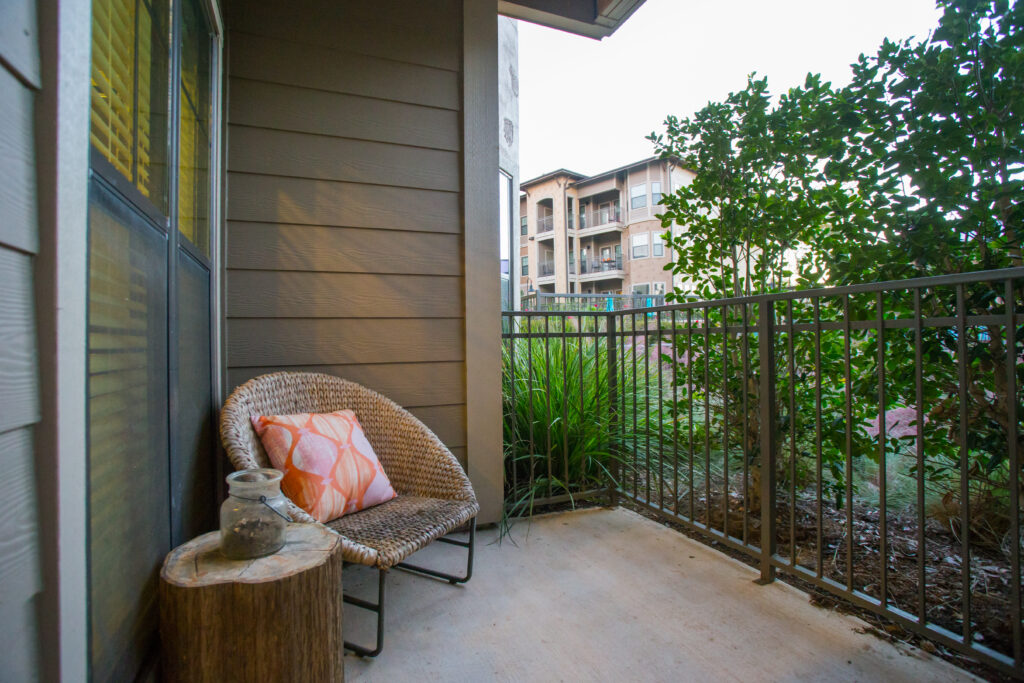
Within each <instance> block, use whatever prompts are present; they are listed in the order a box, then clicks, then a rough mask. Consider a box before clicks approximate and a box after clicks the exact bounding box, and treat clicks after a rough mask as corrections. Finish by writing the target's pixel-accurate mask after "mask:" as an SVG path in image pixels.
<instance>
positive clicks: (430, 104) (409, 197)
mask: <svg viewBox="0 0 1024 683" xmlns="http://www.w3.org/2000/svg"><path fill="white" fill-rule="evenodd" d="M382 17H383V18H386V20H382ZM461 24H462V3H461V2H457V1H455V0H443V1H439V2H430V3H415V2H407V1H405V0H382V1H381V2H374V3H352V2H337V1H336V0H299V1H298V2H293V3H279V2H272V1H271V0H256V1H255V2H234V3H231V4H229V6H228V8H227V30H228V41H227V72H228V76H229V79H228V97H227V122H228V134H227V137H228V154H227V170H228V182H227V236H226V241H227V244H226V267H227V281H226V298H227V310H226V314H227V325H226V332H227V340H226V343H227V366H228V377H227V389H228V390H229V391H230V390H231V389H233V388H234V387H235V386H237V385H238V384H240V383H241V382H244V381H245V380H247V379H249V378H251V377H254V376H256V375H259V374H262V373H265V372H270V371H275V370H281V369H287V370H311V371H318V372H327V373H330V374H335V375H339V376H342V377H346V378H348V379H352V380H354V381H357V382H360V383H362V384H365V385H366V386H369V387H371V388H373V389H376V390H377V391H380V392H382V393H384V394H386V395H387V396H389V397H391V398H393V399H395V400H396V401H398V402H399V403H401V404H402V405H404V406H405V407H407V408H409V409H410V410H411V411H412V412H413V413H414V414H416V415H417V416H418V417H419V418H420V419H422V420H423V421H424V422H425V423H426V424H427V425H428V426H429V427H431V428H432V429H434V431H435V432H437V434H438V436H440V438H441V439H442V440H443V441H444V442H445V443H446V444H447V445H448V446H449V447H450V448H451V449H452V450H453V451H454V452H455V454H456V455H457V456H459V457H460V459H463V461H464V459H465V446H466V405H465V404H466V380H465V358H466V349H465V303H464V294H463V293H464V291H465V283H464V278H463V270H464V268H463V262H464V261H463V243H464V240H463V228H462V222H463V221H462V201H463V197H462V193H461V187H462V180H461V175H462V174H461V169H462V161H463V160H462V154H461V140H462V132H461V128H460V126H461V122H460V108H461V106H462V99H461V97H462V96H461V91H460V83H461V79H462V73H461V50H462V43H461V39H462V37H461V35H460V34H459V33H460V32H459V31H458V30H457V28H458V27H459V26H461Z"/></svg>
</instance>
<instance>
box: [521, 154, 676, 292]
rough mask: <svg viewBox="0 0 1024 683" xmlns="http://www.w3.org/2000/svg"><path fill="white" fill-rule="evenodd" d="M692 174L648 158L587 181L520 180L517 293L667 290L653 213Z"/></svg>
mask: <svg viewBox="0 0 1024 683" xmlns="http://www.w3.org/2000/svg"><path fill="white" fill-rule="evenodd" d="M692 176H693V174H692V173H691V172H690V171H689V170H687V169H685V168H682V167H680V166H678V165H676V164H673V163H672V162H670V161H665V160H662V159H659V158H657V157H652V158H649V159H643V160H641V161H637V162H635V163H632V164H628V165H626V166H622V167H619V168H615V169H612V170H610V171H605V172H604V173H599V174H597V175H593V176H585V175H583V174H580V173H574V172H573V171H569V170H566V169H564V168H560V169H558V170H557V171H552V172H550V173H545V174H544V175H542V176H539V177H537V178H533V179H532V180H528V181H525V182H523V183H521V184H520V190H521V194H520V200H519V216H520V219H519V220H520V237H519V245H520V248H519V263H518V272H519V288H520V292H521V293H522V294H529V293H531V292H534V291H540V292H558V293H571V294H629V293H645V294H647V293H650V294H663V293H665V292H666V291H667V290H671V289H672V273H671V271H667V270H665V265H666V264H667V263H669V261H670V260H671V258H672V254H671V253H670V250H669V248H668V246H667V245H666V244H665V243H664V241H663V240H662V235H663V234H664V233H665V229H664V228H662V227H661V221H659V220H658V219H657V218H656V217H655V215H656V214H657V213H658V212H659V209H658V204H659V202H660V201H661V197H662V195H664V194H667V193H670V192H672V191H674V190H675V189H676V188H678V187H680V186H681V185H682V184H683V183H687V182H689V180H690V178H692ZM676 229H678V226H676Z"/></svg>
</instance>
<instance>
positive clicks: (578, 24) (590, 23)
mask: <svg viewBox="0 0 1024 683" xmlns="http://www.w3.org/2000/svg"><path fill="white" fill-rule="evenodd" d="M642 4H644V0H498V13H499V14H504V15H505V16H508V17H512V18H514V19H522V20H524V21H530V22H533V23H534V24H540V25H541V26H550V27H551V28H557V29H561V30H563V31H568V32H569V33H575V34H577V35H581V36H587V37H588V38H596V39H601V38H606V37H608V36H610V35H611V34H613V33H614V32H615V30H616V29H618V28H619V26H621V25H622V24H623V22H625V21H626V19H628V18H629V17H630V15H631V14H633V12H635V11H636V10H637V8H638V7H640V5H642Z"/></svg>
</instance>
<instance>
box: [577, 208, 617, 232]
mask: <svg viewBox="0 0 1024 683" xmlns="http://www.w3.org/2000/svg"><path fill="white" fill-rule="evenodd" d="M621 222H622V210H621V209H616V210H613V211H609V212H608V215H606V216H602V214H601V211H599V210H594V211H587V212H585V213H583V214H580V226H579V229H580V230H586V229H587V228H599V227H601V226H602V225H611V224H612V223H621Z"/></svg>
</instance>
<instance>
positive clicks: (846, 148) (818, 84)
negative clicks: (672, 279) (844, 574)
mask: <svg viewBox="0 0 1024 683" xmlns="http://www.w3.org/2000/svg"><path fill="white" fill-rule="evenodd" d="M938 6H939V7H940V9H941V10H942V16H941V19H940V22H939V25H938V27H937V28H936V29H935V31H934V32H932V33H931V34H930V35H929V36H928V37H926V38H924V39H920V40H915V39H907V40H903V41H899V42H893V41H889V40H887V41H885V42H884V43H883V44H882V46H881V47H880V48H879V50H878V51H877V53H876V54H875V55H874V56H865V55H861V56H860V57H859V59H858V60H857V61H856V63H855V64H853V66H852V74H851V81H850V83H849V85H847V86H844V87H841V88H836V87H833V86H832V85H831V84H829V83H826V82H824V81H823V80H822V79H821V77H820V76H818V75H808V76H807V78H806V80H805V82H804V84H803V85H802V86H801V87H797V88H793V89H791V90H789V91H788V92H786V93H784V94H782V95H781V96H780V97H779V98H778V100H777V102H775V103H773V102H772V99H771V97H770V95H769V92H768V87H767V82H766V80H765V79H763V78H761V79H759V78H756V77H754V76H752V77H750V78H749V79H748V82H747V87H746V88H745V89H744V90H742V91H740V92H737V93H732V94H730V95H729V97H727V98H726V99H725V100H724V101H723V102H719V103H711V104H709V105H708V106H706V107H705V108H704V109H702V110H701V111H699V112H697V113H695V114H694V115H693V116H691V117H688V118H685V119H678V118H676V117H673V116H669V117H668V118H667V119H666V121H665V131H664V132H663V133H660V134H656V133H652V134H651V136H649V139H650V140H651V141H652V142H653V143H654V145H655V148H656V150H657V151H658V153H659V154H660V155H661V156H663V157H665V158H674V159H679V160H680V161H681V162H682V163H683V164H684V165H685V166H688V167H689V168H691V169H692V170H693V171H694V172H695V174H696V175H695V178H694V179H693V181H692V182H691V183H690V184H688V185H686V186H684V187H682V188H679V189H678V190H676V191H675V192H674V193H673V194H672V195H671V196H669V197H667V198H666V199H665V200H664V201H663V204H664V212H663V214H662V220H663V225H664V227H666V228H668V227H669V226H671V225H672V224H679V225H682V226H685V231H684V233H683V234H679V235H677V236H676V237H674V238H673V239H672V240H671V245H672V247H673V249H674V250H675V251H676V253H677V255H678V256H677V258H675V259H673V264H672V266H671V267H672V268H673V269H674V271H675V272H676V273H677V274H680V275H682V276H683V277H684V278H685V279H686V280H689V281H690V282H692V283H693V289H694V290H695V291H696V292H697V293H698V294H700V295H701V296H702V297H703V298H720V297H728V296H735V295H740V294H750V293H769V292H774V291H779V290H781V289H785V288H788V287H796V288H807V287H814V286H819V285H842V284H854V283H860V282H873V281H884V280H900V279H906V278H911V277H917V276H926V275H939V274H947V273H960V272H970V271H979V270H991V269H998V268H1005V267H1008V266H1014V265H1021V263H1022V260H1021V246H1020V245H1021V235H1022V231H1024V228H1022V225H1021V223H1022V212H1024V50H1022V47H1024V45H1022V42H1024V3H1022V2H1010V1H1009V0H939V2H938ZM678 294H680V293H677V295H678ZM958 296H962V297H963V300H964V309H965V311H966V312H967V313H968V314H970V315H989V316H991V315H993V314H1002V313H1004V312H1005V311H1006V307H1007V306H1018V307H1019V304H1020V300H1021V296H1020V289H1019V287H1016V288H1014V289H1013V290H1012V291H1011V294H1010V297H1009V300H1007V296H1006V292H1005V291H1003V289H1002V288H1001V285H1000V286H998V287H997V286H993V285H989V284H985V283H980V284H977V285H971V286H968V287H966V288H965V289H964V291H963V292H962V293H958V292H957V290H956V288H953V287H933V288H929V289H926V290H922V292H921V300H920V302H915V298H914V294H913V293H912V292H906V293H905V294H893V295H887V296H885V297H883V298H882V299H877V298H875V297H873V296H872V297H852V298H850V299H849V300H846V299H843V298H824V299H821V300H820V301H819V302H818V303H819V306H820V308H819V309H818V310H817V312H815V311H813V310H811V306H812V304H811V302H810V301H808V300H801V301H798V302H796V303H795V304H794V308H793V310H792V311H789V310H783V311H781V312H780V311H777V312H776V315H777V316H781V317H782V318H784V319H796V320H803V321H807V320H810V319H812V317H813V316H818V318H819V319H824V320H840V319H842V317H843V316H844V315H846V314H847V307H848V314H849V316H850V317H851V318H853V319H856V320H874V319H876V318H877V316H878V315H882V316H885V317H909V316H911V315H912V314H913V311H914V308H915V305H919V306H920V308H921V311H922V313H923V314H924V315H925V316H929V317H933V318H941V317H946V318H949V317H951V316H955V315H956V314H957V312H958ZM879 306H881V307H882V311H879V309H878V307H879ZM729 315H730V313H729V309H728V308H724V309H722V308H714V309H709V310H708V313H707V316H706V321H705V323H704V324H706V325H709V326H718V323H720V322H722V321H723V320H728V319H729ZM730 324H732V323H730ZM722 329H723V330H725V328H724V327H723V328H722ZM1005 333H1006V330H1005V327H1004V326H1003V325H1001V324H1000V323H999V322H993V323H991V324H977V325H971V326H969V327H967V329H966V330H965V334H964V337H965V338H964V339H960V338H959V337H958V335H957V331H956V329H955V327H953V326H945V327H942V326H934V327H929V328H926V330H925V334H924V335H923V338H922V346H923V354H922V355H923V367H922V372H923V373H924V374H925V376H926V378H927V381H926V382H925V387H924V388H923V393H922V396H921V397H920V399H921V400H920V401H918V396H917V391H916V386H915V381H914V379H915V367H916V364H915V349H914V345H913V341H914V339H913V335H912V334H911V333H910V332H904V331H902V330H890V331H888V332H887V333H886V334H885V337H884V339H882V340H879V338H878V336H877V334H876V333H858V334H854V335H851V339H850V341H849V343H850V345H851V350H850V360H849V363H850V365H851V366H852V367H851V368H850V370H849V372H850V377H851V384H850V386H849V387H848V388H847V387H846V386H845V385H843V386H841V388H840V390H839V391H836V389H835V387H836V385H837V383H839V384H841V383H842V381H843V380H842V378H843V377H844V374H845V373H846V372H847V368H846V367H845V366H846V365H847V362H846V349H845V345H846V343H847V341H846V339H845V338H843V337H842V336H841V335H839V334H838V333H823V336H822V337H821V339H822V357H821V359H820V366H821V367H820V372H819V371H818V370H816V364H817V363H818V362H819V361H818V359H817V357H816V356H815V354H817V350H816V348H814V346H813V337H809V336H807V335H799V334H794V335H793V337H794V338H793V339H792V340H790V339H789V338H788V337H787V334H786V333H782V334H780V335H778V336H777V339H776V341H775V343H776V349H775V351H776V355H777V356H778V357H779V363H778V366H779V369H778V372H779V373H780V379H779V387H778V390H779V396H780V398H782V399H783V400H782V401H780V405H787V406H788V402H789V400H790V397H794V403H795V404H796V405H795V408H796V410H795V411H793V412H789V411H788V408H783V409H780V415H779V416H778V422H779V425H780V433H781V434H782V438H783V439H785V440H788V441H787V444H788V446H787V447H788V448H791V449H792V451H793V452H799V453H801V454H803V455H806V454H808V453H809V452H811V451H813V450H814V449H815V448H816V447H817V444H815V443H812V435H813V438H814V439H816V440H817V441H818V442H819V443H821V442H823V443H824V447H823V448H824V450H825V451H826V452H825V453H824V457H825V460H826V462H827V463H829V464H831V466H832V467H833V469H834V470H835V472H834V475H835V476H834V481H835V482H838V484H842V483H843V482H842V472H841V468H839V467H838V465H839V464H840V463H843V462H844V460H845V457H846V456H845V453H846V450H847V446H846V440H847V438H850V439H851V440H852V441H853V444H852V446H853V448H852V452H851V453H850V455H851V457H859V456H872V457H874V456H875V454H877V452H878V450H879V444H878V443H877V441H876V440H874V439H871V438H868V437H867V436H866V435H865V434H864V433H863V430H861V429H859V428H854V429H850V428H849V427H848V425H847V420H846V419H845V405H844V404H845V402H846V400H847V397H846V392H850V393H851V394H852V397H851V398H850V400H851V403H852V413H853V415H852V417H853V419H854V421H856V424H861V423H862V422H863V421H864V420H866V419H867V418H868V417H870V416H872V415H873V414H874V415H877V413H878V410H879V408H881V409H883V410H885V409H889V408H892V407H898V406H907V405H913V404H915V403H917V402H920V403H921V404H922V405H924V406H927V409H928V417H929V419H930V420H931V421H932V427H933V431H936V430H937V431H938V432H939V433H942V434H943V435H944V437H943V438H941V439H940V438H935V439H932V440H931V441H930V442H929V444H928V448H929V458H930V460H929V463H928V467H929V473H930V475H931V476H932V477H935V478H938V477H941V476H942V475H943V473H944V472H946V473H948V472H954V471H957V470H961V471H962V470H966V471H967V472H968V473H969V476H971V477H975V478H977V479H981V480H984V481H986V482H989V483H991V482H993V481H995V482H997V483H998V482H999V481H1005V475H1006V473H1007V465H1006V452H1007V449H1006V442H1007V438H1008V437H1007V435H1008V433H1009V430H1010V427H1011V425H1010V417H1009V416H1010V411H1009V407H1010V404H1011V403H1013V404H1014V405H1017V406H1018V410H1017V414H1018V418H1020V417H1024V410H1020V408H1019V402H1020V399H1019V396H1012V397H1009V396H1007V373H1008V371H1009V370H1010V368H1015V369H1016V376H1017V384H1018V386H1020V385H1021V384H1022V383H1024V366H1021V365H1019V364H1018V363H1017V359H1018V358H1019V357H1020V355H1021V340H1022V337H1024V328H1021V329H1018V330H1017V331H1016V335H1015V336H1016V340H1017V346H1016V347H1015V348H1014V349H1013V350H1011V351H1008V350H1007V349H1006V341H1005V340H1006V337H1005ZM722 334H723V335H724V336H726V337H727V339H726V340H725V343H723V344H721V345H720V347H719V346H718V345H717V344H716V345H712V348H710V349H709V351H708V352H707V353H706V354H701V353H698V354H694V355H693V356H692V357H691V358H689V359H688V360H689V361H690V362H692V363H695V364H697V366H698V368H697V369H698V371H697V372H696V373H694V374H695V376H697V377H698V381H695V382H693V383H692V384H691V385H689V386H688V391H691V392H692V395H688V396H687V400H694V399H696V400H705V397H708V396H710V397H713V399H712V402H713V403H715V404H716V405H718V404H727V403H732V404H733V405H736V404H737V402H738V401H739V400H741V399H742V398H743V396H744V393H746V395H747V397H748V399H749V398H751V392H755V393H756V387H754V386H752V385H751V382H750V381H749V378H745V379H744V380H742V381H740V380H738V381H736V382H730V381H724V382H723V381H721V380H717V381H714V382H708V383H706V384H705V383H702V382H701V381H699V378H702V377H704V376H713V375H714V372H706V371H705V369H704V368H703V367H700V366H701V364H707V365H708V366H710V367H711V368H715V369H717V371H718V372H721V368H723V367H732V368H734V369H735V368H739V367H742V366H741V364H740V363H741V359H740V357H739V351H738V349H740V348H741V347H742V344H741V343H740V338H739V335H732V336H730V335H729V334H728V332H727V331H723V332H722ZM791 343H792V345H793V347H794V351H793V355H794V356H796V357H798V358H800V359H801V360H800V361H799V362H797V363H795V364H792V365H793V366H794V367H792V372H790V367H789V366H790V364H789V363H787V362H786V361H787V360H788V354H789V350H788V345H789V344H791ZM961 343H963V345H964V346H965V347H966V351H967V352H966V354H963V353H962V352H961V349H960V345H961ZM879 344H881V345H882V346H883V348H884V352H885V367H884V368H879V367H878V364H877V353H876V350H877V348H878V346H879ZM719 349H720V350H719ZM730 349H736V350H730ZM960 359H962V360H963V362H964V363H965V365H966V375H967V380H968V381H967V387H966V389H967V402H968V405H967V407H966V412H967V414H968V418H969V421H970V428H969V435H968V450H969V462H962V461H961V460H960V451H959V446H958V432H959V415H960V408H961V406H960V397H959V387H960V384H959V380H958V373H959V367H958V365H957V362H958V360H960ZM881 370H884V373H885V384H886V386H885V396H884V399H881V400H880V397H879V394H878V377H879V374H880V371H881ZM751 371H752V372H756V371H757V368H756V367H751ZM819 374H820V375H821V376H822V377H825V378H828V379H829V382H828V388H827V389H824V390H823V394H824V395H823V396H822V416H823V418H824V420H823V421H824V422H825V424H824V425H823V426H819V425H818V424H817V423H816V421H815V419H814V418H815V415H814V414H813V411H814V410H815V401H816V399H817V393H818V391H819V389H818V387H817V381H816V380H817V377H818V375H819ZM755 398H756V397H755ZM748 422H749V420H748ZM720 426H721V429H722V431H723V433H724V435H725V440H726V443H730V442H732V443H735V444H736V446H737V448H739V449H741V451H742V452H743V453H744V455H745V456H746V457H747V458H748V459H749V460H751V461H753V460H754V459H755V458H756V444H757V440H758V439H757V434H758V431H759V428H758V426H757V425H756V424H755V425H753V427H752V428H750V427H748V429H747V430H746V433H743V434H742V435H739V431H740V430H739V429H738V427H737V425H736V424H733V423H732V421H731V420H730V421H726V420H725V419H724V417H723V419H722V420H721V421H720ZM818 429H821V430H822V437H821V439H817V430H818ZM848 429H849V430H850V432H852V433H850V434H848ZM1021 433H1024V430H1021V429H1019V428H1018V434H1021ZM733 435H735V436H733ZM893 445H894V446H895V444H893ZM1019 448H1021V449H1024V441H1021V440H1019ZM795 469H796V468H795V467H794V470H795ZM1004 500H1005V499H1004Z"/></svg>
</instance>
